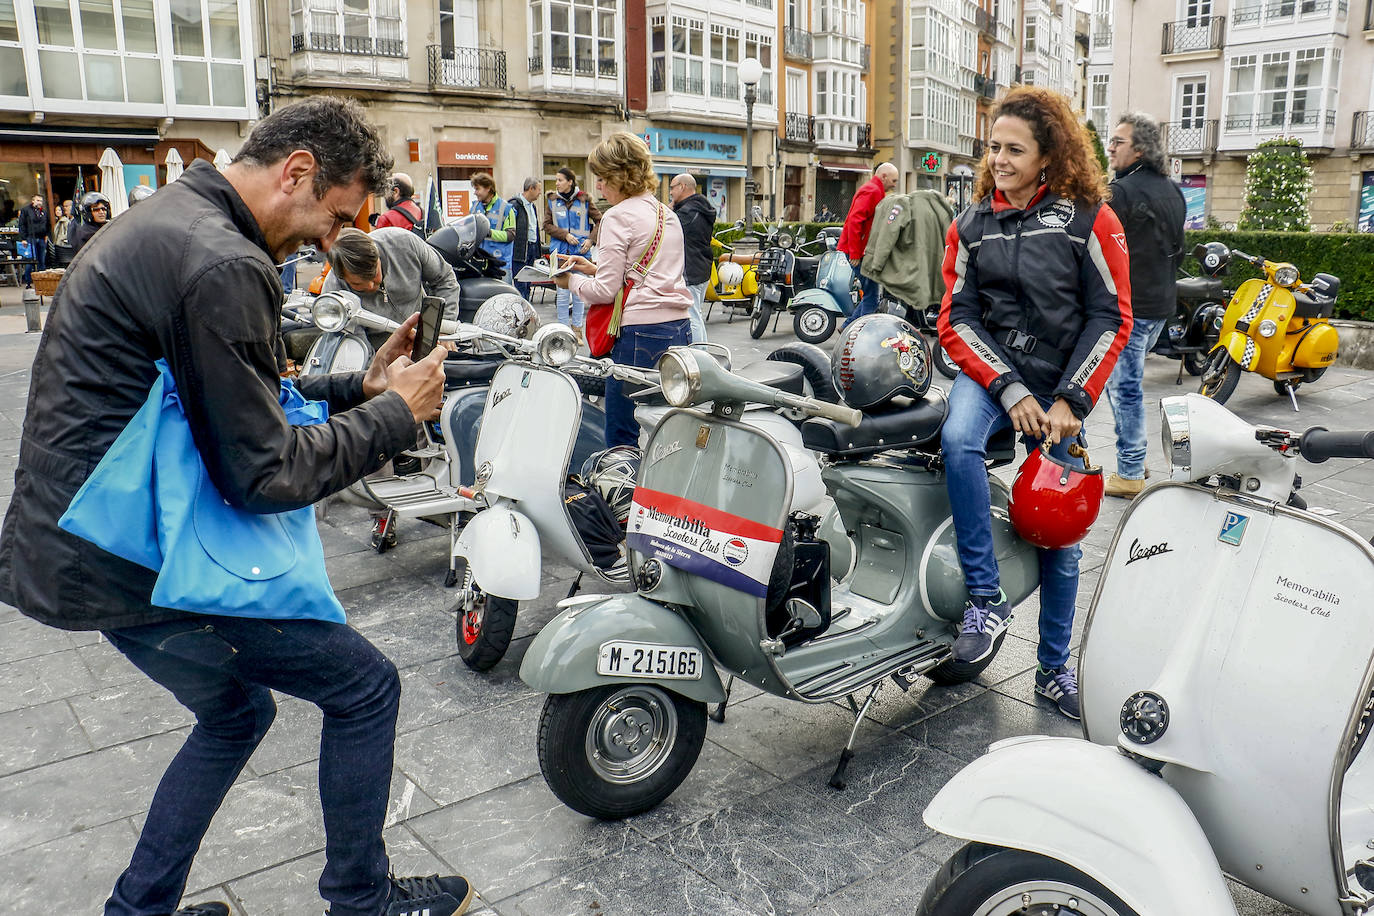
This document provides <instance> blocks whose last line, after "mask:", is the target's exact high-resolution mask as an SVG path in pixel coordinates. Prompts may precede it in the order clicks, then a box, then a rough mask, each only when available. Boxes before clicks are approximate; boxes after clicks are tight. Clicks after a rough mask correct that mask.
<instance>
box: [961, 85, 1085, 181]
mask: <svg viewBox="0 0 1374 916" xmlns="http://www.w3.org/2000/svg"><path fill="white" fill-rule="evenodd" d="M1004 115H1006V116H1010V117H1014V118H1020V119H1021V120H1023V121H1025V122H1026V123H1027V124H1029V125H1030V129H1031V135H1032V136H1033V137H1035V142H1036V143H1037V144H1039V146H1040V153H1041V155H1044V156H1048V157H1049V163H1048V164H1047V165H1046V166H1045V183H1046V184H1047V185H1049V188H1050V191H1052V192H1053V193H1055V194H1057V195H1059V196H1060V197H1067V198H1069V199H1071V200H1078V201H1082V202H1084V203H1086V204H1097V203H1101V202H1102V201H1104V200H1106V199H1107V198H1108V197H1109V196H1110V192H1109V191H1108V190H1107V178H1106V176H1105V175H1103V174H1102V166H1101V165H1099V164H1098V161H1097V157H1096V155H1094V154H1093V148H1092V141H1091V140H1090V139H1089V138H1088V131H1087V129H1086V128H1085V127H1083V125H1081V124H1079V123H1078V118H1076V117H1075V116H1074V113H1073V109H1071V108H1069V100H1068V98H1067V97H1066V96H1063V95H1060V94H1059V93H1058V92H1055V91H1054V90H1052V89H1047V88H1045V87H1043V86H1016V87H1013V88H1012V89H1010V90H1008V92H1007V94H1006V95H1004V96H1003V97H1002V101H1001V102H999V103H998V105H997V108H996V110H994V111H993V113H992V120H993V122H994V123H996V121H997V119H998V118H1000V117H1002V116H1004ZM994 187H995V184H994V183H993V178H992V153H991V152H989V153H987V154H986V155H984V156H983V161H982V164H981V165H979V167H978V181H977V183H976V184H975V185H974V188H973V196H974V198H975V199H976V200H982V199H983V198H984V197H986V196H987V195H989V194H991V193H992V190H993V188H994Z"/></svg>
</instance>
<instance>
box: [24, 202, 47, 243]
mask: <svg viewBox="0 0 1374 916" xmlns="http://www.w3.org/2000/svg"><path fill="white" fill-rule="evenodd" d="M48 231H49V226H48V211H46V210H38V209H35V208H34V205H33V204H25V205H24V206H22V207H20V208H19V235H20V236H22V237H23V238H26V239H32V238H47V237H48Z"/></svg>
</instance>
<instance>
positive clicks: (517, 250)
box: [510, 195, 539, 264]
mask: <svg viewBox="0 0 1374 916" xmlns="http://www.w3.org/2000/svg"><path fill="white" fill-rule="evenodd" d="M530 206H531V207H533V208H534V215H535V216H536V217H538V215H539V204H537V203H531V204H530ZM510 208H511V212H512V213H514V214H515V234H514V235H513V236H512V239H513V242H514V245H515V247H514V249H513V253H512V254H511V263H512V264H530V263H533V261H534V259H535V258H537V257H539V243H538V242H531V241H530V240H529V239H530V217H529V214H528V213H526V212H525V198H524V195H516V196H515V197H512V198H511V200H510ZM534 234H535V237H536V238H537V237H538V235H539V223H538V222H536V223H535V224H534Z"/></svg>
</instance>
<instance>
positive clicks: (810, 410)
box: [773, 391, 864, 426]
mask: <svg viewBox="0 0 1374 916" xmlns="http://www.w3.org/2000/svg"><path fill="white" fill-rule="evenodd" d="M773 406H774V407H791V408H793V409H795V410H800V411H801V412H802V413H806V414H810V415H811V416H813V417H823V418H825V419H827V420H834V421H835V422H836V423H845V424H848V425H849V426H858V425H859V423H860V422H861V421H862V420H863V418H864V415H863V412H862V411H858V410H855V409H854V408H853V407H847V406H845V405H844V404H832V403H830V402H829V401H818V400H816V399H815V398H804V397H800V396H799V395H795V394H788V393H787V392H785V391H779V392H777V393H776V394H775V395H774V396H773Z"/></svg>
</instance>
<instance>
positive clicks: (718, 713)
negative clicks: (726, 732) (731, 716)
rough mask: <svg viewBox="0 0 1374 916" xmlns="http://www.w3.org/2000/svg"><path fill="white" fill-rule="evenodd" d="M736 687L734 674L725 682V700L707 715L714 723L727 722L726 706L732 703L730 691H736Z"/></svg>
mask: <svg viewBox="0 0 1374 916" xmlns="http://www.w3.org/2000/svg"><path fill="white" fill-rule="evenodd" d="M734 686H735V676H734V675H733V674H732V675H730V679H729V680H727V681H726V682H725V699H723V700H721V701H720V703H719V704H717V706H716V708H715V709H713V710H711V711H710V712H709V713H707V715H709V716H710V717H711V721H712V722H724V721H725V706H726V704H728V703H729V702H730V691H731V690H732V689H734Z"/></svg>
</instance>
